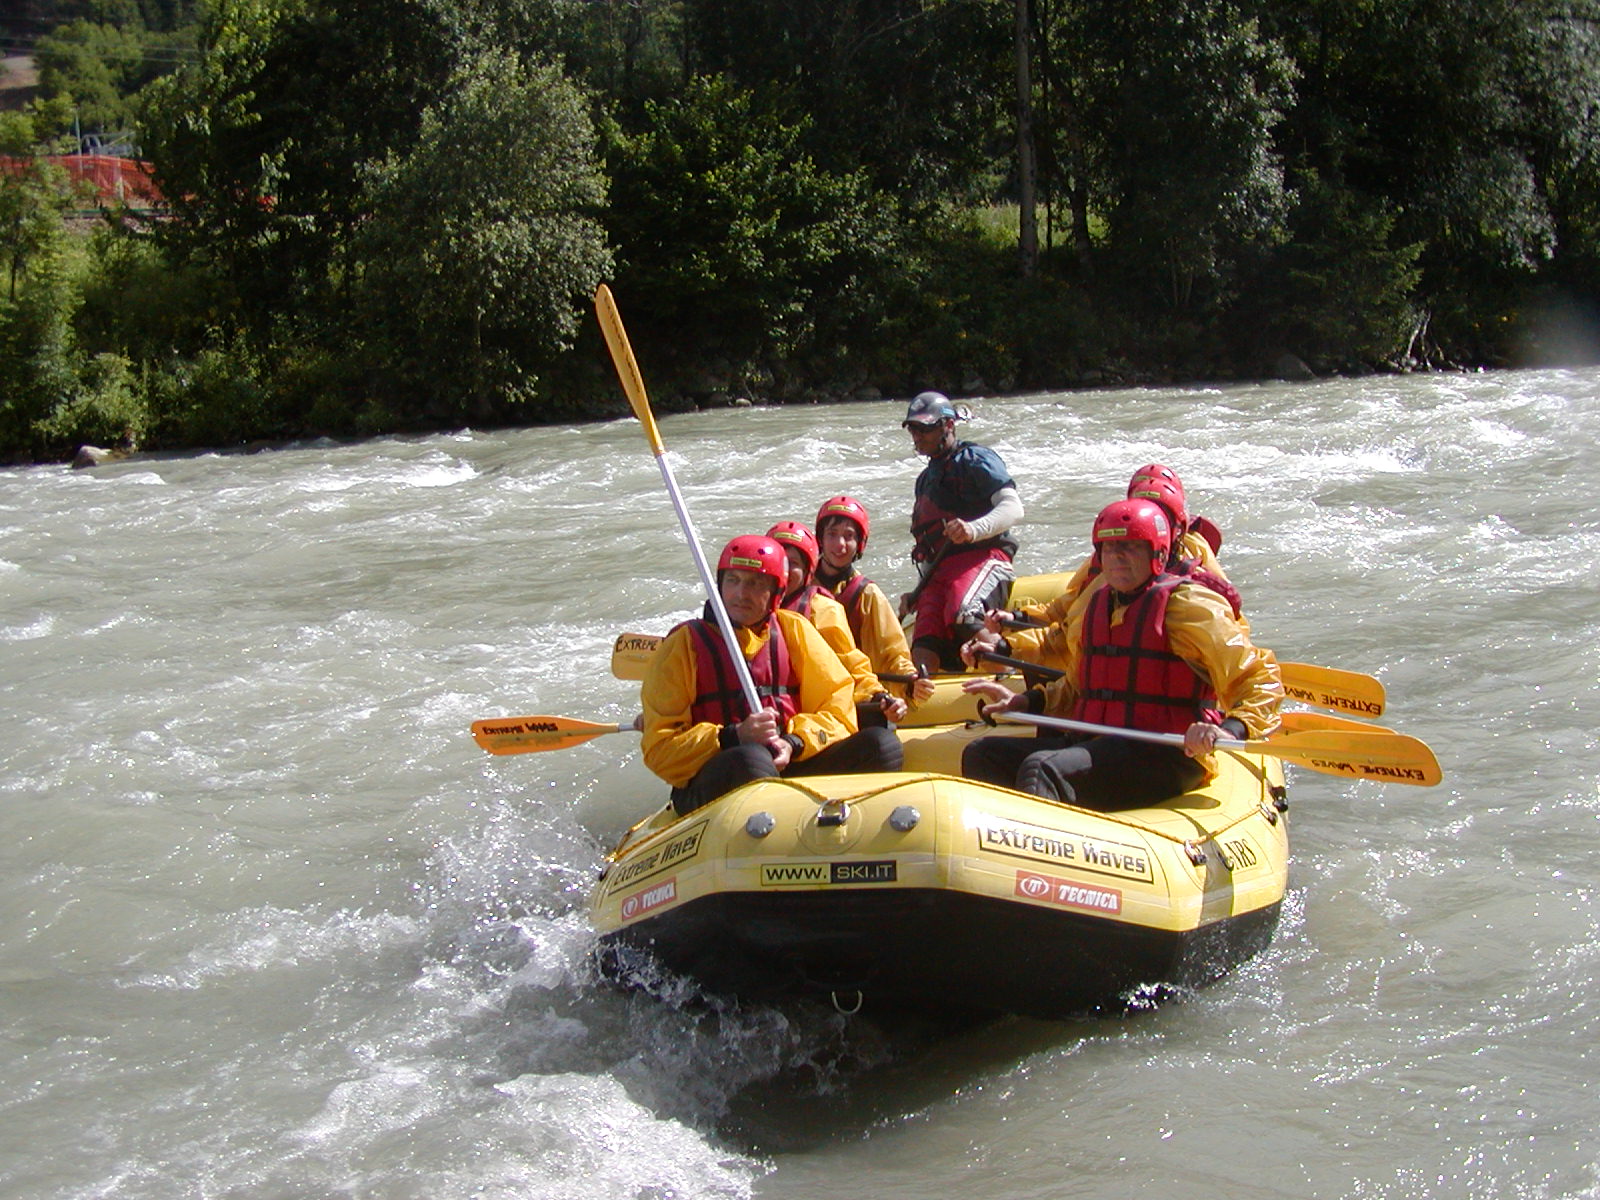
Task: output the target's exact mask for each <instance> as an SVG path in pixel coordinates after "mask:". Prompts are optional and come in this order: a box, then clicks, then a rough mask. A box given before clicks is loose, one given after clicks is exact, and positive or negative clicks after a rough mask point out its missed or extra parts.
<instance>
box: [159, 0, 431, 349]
mask: <svg viewBox="0 0 1600 1200" xmlns="http://www.w3.org/2000/svg"><path fill="white" fill-rule="evenodd" d="M438 7H439V6H436V5H432V4H421V3H412V4H403V5H394V4H391V3H387V2H386V0H281V2H280V0H217V3H216V4H215V6H214V7H212V8H211V9H209V10H208V13H207V18H206V20H205V22H204V23H203V26H202V31H201V39H200V48H201V52H202V58H201V61H200V62H199V63H198V64H197V65H195V66H193V67H191V68H187V69H185V70H182V71H179V72H177V73H176V74H174V75H171V76H167V77H165V78H163V79H161V80H158V81H156V82H155V83H154V84H152V85H151V87H150V89H148V99H147V106H146V113H145V120H144V123H143V136H144V143H145V150H146V153H147V154H148V156H149V157H150V159H151V160H152V162H153V164H154V166H155V172H156V180H157V182H158V184H159V185H160V187H161V189H162V191H163V194H165V195H166V196H167V197H168V199H169V202H170V204H171V205H172V208H173V213H174V217H175V219H174V220H172V221H170V222H168V223H166V224H164V225H163V226H161V227H160V229H159V231H158V233H159V236H160V237H161V238H162V239H163V241H164V242H165V244H166V245H167V246H168V247H169V248H170V249H171V251H172V253H173V256H174V260H175V261H177V262H180V263H182V262H196V263H201V264H206V265H208V266H209V267H210V268H211V269H213V270H214V271H215V272H216V273H217V274H218V276H219V277H220V278H222V279H224V280H226V281H227V282H228V283H229V284H230V285H231V286H232V287H233V289H234V290H235V293H236V295H237V297H238V304H239V310H238V314H237V316H238V319H239V321H240V322H242V324H243V325H244V326H245V327H246V328H248V329H249V330H250V332H251V335H252V337H254V338H255V339H256V340H257V341H258V342H259V343H262V344H265V342H266V341H268V340H270V339H271V338H272V337H275V336H281V335H282V331H283V330H284V329H285V328H286V329H289V330H296V331H298V332H299V333H300V334H303V335H307V336H313V337H315V336H323V335H324V334H327V335H329V336H338V334H339V332H342V330H343V328H344V323H345V322H344V313H343V309H344V306H345V304H346V303H347V301H348V294H347V291H346V286H347V284H348V282H349V280H350V279H352V278H353V272H352V270H351V264H350V263H349V262H348V261H347V260H346V254H347V251H348V247H349V246H350V244H351V235H352V233H353V232H354V230H355V229H356V227H357V225H358V224H360V223H361V222H362V221H363V220H365V219H366V217H367V213H366V212H365V210H364V207H363V206H364V204H365V201H366V185H367V172H368V169H369V166H370V164H371V163H373V162H377V161H381V160H383V159H384V158H385V157H386V156H387V155H388V154H389V153H390V151H391V150H392V149H394V148H395V147H397V146H401V145H404V144H406V143H408V142H409V141H410V140H411V139H413V138H414V137H415V136H416V131H417V124H418V121H419V119H420V114H421V112H422V111H423V109H424V108H425V107H427V106H428V105H429V104H431V103H433V102H434V101H435V100H436V99H437V98H438V96H439V92H440V89H441V87H442V86H443V84H444V80H445V79H446V77H447V76H448V74H449V72H450V70H451V64H452V62H453V58H454V54H453V46H452V43H451V40H450V32H449V30H448V29H447V28H446V26H445V25H444V23H443V22H442V20H441V17H440V13H439V11H438ZM275 330H277V331H278V332H276V333H275V332H274V331H275ZM319 331H320V332H319Z"/></svg>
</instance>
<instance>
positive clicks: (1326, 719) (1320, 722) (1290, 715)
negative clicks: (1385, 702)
mask: <svg viewBox="0 0 1600 1200" xmlns="http://www.w3.org/2000/svg"><path fill="white" fill-rule="evenodd" d="M1278 727H1279V728H1280V729H1282V730H1283V732H1284V733H1306V732H1309V731H1310V730H1313V729H1345V730H1357V731H1364V732H1366V733H1393V732H1394V730H1392V729H1390V728H1388V727H1387V726H1384V725H1374V724H1372V723H1371V722H1370V721H1352V720H1351V719H1350V718H1349V717H1336V716H1334V715H1333V714H1332V713H1311V712H1285V713H1279V714H1278Z"/></svg>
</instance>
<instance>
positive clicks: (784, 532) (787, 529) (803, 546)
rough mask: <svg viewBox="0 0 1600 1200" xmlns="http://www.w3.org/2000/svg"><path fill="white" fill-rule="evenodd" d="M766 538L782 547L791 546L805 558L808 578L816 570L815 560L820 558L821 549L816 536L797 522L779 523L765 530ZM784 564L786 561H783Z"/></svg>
mask: <svg viewBox="0 0 1600 1200" xmlns="http://www.w3.org/2000/svg"><path fill="white" fill-rule="evenodd" d="M767 536H768V537H769V538H772V539H773V540H774V541H776V542H777V543H778V544H779V545H782V546H793V547H794V548H795V549H797V550H799V551H800V553H801V554H803V555H804V556H805V560H806V575H807V576H808V577H809V576H810V575H812V574H813V573H815V571H816V569H817V560H818V559H820V558H821V557H822V548H821V547H820V546H818V545H817V535H816V534H814V533H812V532H811V530H809V529H807V528H806V527H805V526H804V525H802V524H800V522H799V521H779V522H778V523H777V524H776V525H774V526H773V527H772V528H771V529H769V530H767ZM784 561H785V562H787V561H788V560H787V559H785V560H784Z"/></svg>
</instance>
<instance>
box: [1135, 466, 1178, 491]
mask: <svg viewBox="0 0 1600 1200" xmlns="http://www.w3.org/2000/svg"><path fill="white" fill-rule="evenodd" d="M1141 479H1165V480H1168V481H1170V482H1171V483H1174V484H1176V485H1177V487H1178V490H1179V491H1180V492H1181V491H1183V480H1181V479H1179V478H1178V473H1177V472H1176V471H1174V470H1173V469H1172V468H1171V467H1168V466H1163V465H1162V464H1161V463H1146V464H1145V465H1144V466H1142V467H1140V468H1139V469H1138V470H1137V471H1135V472H1134V473H1133V477H1132V478H1131V479H1129V480H1128V486H1129V487H1132V486H1133V485H1134V484H1135V483H1137V482H1138V481H1139V480H1141Z"/></svg>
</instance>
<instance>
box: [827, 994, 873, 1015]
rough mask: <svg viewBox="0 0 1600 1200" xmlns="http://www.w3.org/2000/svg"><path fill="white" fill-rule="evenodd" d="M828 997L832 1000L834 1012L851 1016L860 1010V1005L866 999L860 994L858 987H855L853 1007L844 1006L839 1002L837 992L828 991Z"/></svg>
mask: <svg viewBox="0 0 1600 1200" xmlns="http://www.w3.org/2000/svg"><path fill="white" fill-rule="evenodd" d="M828 998H829V999H830V1000H832V1001H833V1010H834V1012H837V1013H842V1014H844V1015H845V1016H847V1017H853V1016H855V1015H856V1014H857V1013H858V1012H860V1011H861V1005H862V1004H863V1003H864V1002H865V1001H866V997H865V996H863V995H862V994H861V989H860V988H857V989H856V1003H855V1007H854V1008H846V1007H845V1006H844V1005H842V1004H840V1003H839V993H838V992H829V993H828Z"/></svg>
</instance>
